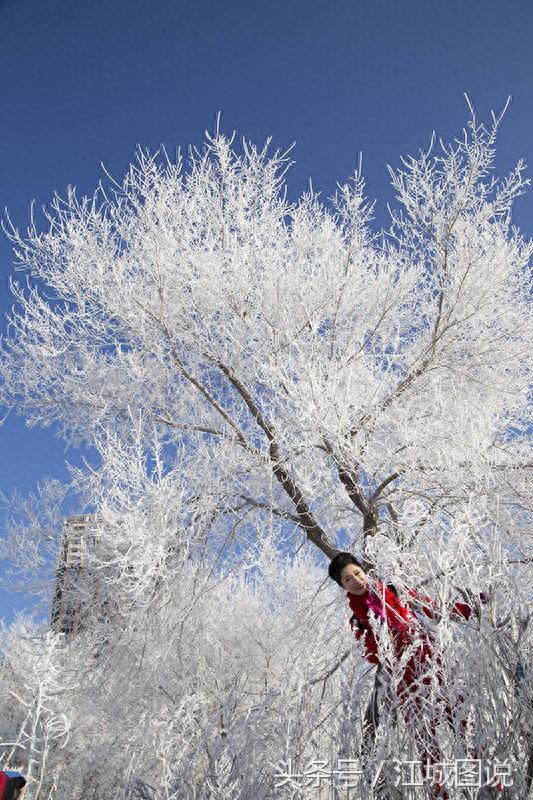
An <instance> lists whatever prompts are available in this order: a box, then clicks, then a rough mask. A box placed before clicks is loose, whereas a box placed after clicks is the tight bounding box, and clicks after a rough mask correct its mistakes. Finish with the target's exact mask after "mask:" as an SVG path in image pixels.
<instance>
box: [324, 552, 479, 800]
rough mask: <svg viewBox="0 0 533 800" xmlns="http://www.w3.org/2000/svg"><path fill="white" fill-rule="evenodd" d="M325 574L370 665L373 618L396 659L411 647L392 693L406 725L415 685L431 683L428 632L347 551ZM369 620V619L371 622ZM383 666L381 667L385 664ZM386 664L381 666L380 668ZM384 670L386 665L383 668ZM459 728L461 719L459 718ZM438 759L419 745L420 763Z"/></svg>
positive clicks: (424, 600) (430, 609) (457, 614)
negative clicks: (341, 593) (341, 597)
mask: <svg viewBox="0 0 533 800" xmlns="http://www.w3.org/2000/svg"><path fill="white" fill-rule="evenodd" d="M329 576H330V578H332V579H333V580H334V581H336V582H337V583H338V584H339V586H341V587H342V588H344V589H346V590H347V597H348V601H349V604H350V609H351V611H352V617H351V619H350V625H351V627H352V630H353V631H354V634H355V638H356V639H357V640H359V639H361V638H363V641H364V645H365V658H366V659H367V661H369V662H370V663H371V664H381V661H380V657H379V648H378V641H377V639H376V631H377V630H379V628H377V627H376V622H379V621H381V623H382V624H384V625H386V627H387V629H388V631H389V633H390V636H391V641H392V646H393V650H394V656H395V659H396V660H398V661H399V660H400V658H401V656H402V655H403V654H404V653H405V651H406V649H407V648H408V647H414V651H413V654H412V655H411V657H410V658H409V659H408V661H407V663H406V665H405V667H404V668H403V672H402V674H401V676H400V679H399V681H398V683H397V687H396V694H397V697H398V699H399V701H400V706H401V708H402V711H403V715H404V717H405V720H406V722H407V723H408V724H409V723H410V722H411V721H412V720H413V718H414V717H416V716H417V715H418V714H419V712H420V711H421V708H422V704H423V697H422V696H421V691H420V690H421V689H422V687H423V686H428V685H429V684H430V682H431V676H430V668H431V659H432V642H431V638H430V635H429V633H428V632H427V631H426V630H425V629H424V627H423V625H422V624H421V623H420V621H419V620H418V618H417V616H416V615H415V613H414V612H413V610H412V609H411V608H410V606H409V605H408V604H406V603H403V602H402V601H401V600H400V599H399V598H398V595H397V593H396V590H395V589H394V587H393V586H391V585H388V586H387V585H385V584H383V583H382V582H381V581H377V580H376V581H374V580H371V579H370V577H369V576H368V575H367V574H366V572H365V570H364V569H363V567H362V565H361V564H360V562H359V561H358V560H357V559H356V558H355V557H354V556H353V555H352V554H351V553H345V552H342V553H337V555H336V556H335V557H334V558H333V559H332V560H331V563H330V565H329ZM407 593H408V595H409V597H410V598H411V599H412V601H413V602H416V604H417V606H418V608H419V609H420V610H421V611H423V613H424V614H425V615H426V616H428V617H430V618H431V619H435V618H438V617H439V614H438V612H437V610H436V609H435V607H434V604H433V603H432V601H431V600H430V598H429V597H420V596H419V595H418V594H417V592H415V591H414V590H412V589H408V590H407ZM451 613H452V616H453V617H454V618H455V619H457V620H459V621H461V620H462V621H463V622H464V621H465V620H468V619H469V618H470V616H471V615H472V608H471V606H469V605H468V604H467V603H456V604H455V605H454V606H453V609H452V612H451ZM371 621H372V622H373V623H374V624H373V625H372V624H371ZM385 668H386V667H385ZM386 669H387V668H386ZM388 671H390V667H389V668H388ZM435 674H436V677H437V680H438V682H439V683H441V680H442V670H441V669H440V668H439V664H438V662H437V671H436V673H435ZM441 701H442V703H443V704H444V709H443V710H444V713H445V716H446V718H447V720H448V723H449V724H450V725H451V726H453V720H452V711H451V708H450V706H449V704H448V703H447V702H446V701H445V700H444V698H441ZM459 724H460V728H461V731H462V732H463V733H464V728H465V725H466V722H465V721H464V720H462V721H460V723H459ZM439 760H440V753H439V750H438V746H437V745H436V743H435V742H434V741H433V742H426V743H423V744H422V761H423V763H435V762H437V761H439ZM435 788H436V790H437V794H438V796H439V797H442V798H445V797H446V796H447V794H446V791H445V790H444V789H443V790H441V789H440V787H438V786H436V787H435Z"/></svg>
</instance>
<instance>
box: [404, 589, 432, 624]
mask: <svg viewBox="0 0 533 800" xmlns="http://www.w3.org/2000/svg"><path fill="white" fill-rule="evenodd" d="M407 594H408V595H409V596H410V597H412V598H413V600H414V601H415V602H416V604H417V606H418V607H419V608H420V609H421V611H423V612H424V614H425V615H426V617H429V618H430V619H435V615H437V616H438V611H437V609H436V608H435V601H434V600H432V599H431V597H427V595H423V596H422V595H420V594H418V592H416V591H415V590H414V589H407Z"/></svg>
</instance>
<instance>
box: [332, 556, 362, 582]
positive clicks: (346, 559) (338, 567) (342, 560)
mask: <svg viewBox="0 0 533 800" xmlns="http://www.w3.org/2000/svg"><path fill="white" fill-rule="evenodd" d="M348 564H355V566H356V567H360V568H361V569H363V565H362V564H361V562H360V561H358V560H357V559H356V557H355V556H352V554H351V553H344V552H343V553H337V555H336V556H333V558H332V559H331V561H330V562H329V569H328V572H329V577H330V578H331V579H332V580H334V581H336V582H337V583H338V584H339V586H342V583H341V572H342V571H343V569H344V567H347V566H348Z"/></svg>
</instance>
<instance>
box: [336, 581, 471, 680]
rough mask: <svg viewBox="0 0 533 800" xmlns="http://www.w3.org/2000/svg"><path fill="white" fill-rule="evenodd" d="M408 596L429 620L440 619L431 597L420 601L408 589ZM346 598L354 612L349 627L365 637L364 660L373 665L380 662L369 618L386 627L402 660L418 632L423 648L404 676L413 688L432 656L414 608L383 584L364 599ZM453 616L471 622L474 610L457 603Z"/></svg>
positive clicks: (356, 635) (410, 663)
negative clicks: (423, 664) (424, 665)
mask: <svg viewBox="0 0 533 800" xmlns="http://www.w3.org/2000/svg"><path fill="white" fill-rule="evenodd" d="M407 592H408V594H409V595H410V596H411V597H412V598H413V600H415V601H416V602H417V603H418V604H419V606H420V608H421V610H422V611H423V612H424V613H425V614H426V616H428V617H429V618H430V619H434V618H435V617H436V616H438V612H437V610H436V609H435V606H434V603H433V602H432V601H431V600H430V598H429V597H420V596H419V595H418V594H417V593H416V592H415V591H414V590H412V589H408V590H407ZM347 597H348V600H349V603H350V608H351V610H352V612H353V613H352V618H351V619H350V625H351V627H352V630H353V631H354V634H355V638H356V639H357V640H359V639H360V638H361V637H362V636H364V643H365V658H366V659H367V661H369V662H370V663H371V664H379V663H380V660H379V655H378V645H377V641H376V637H375V634H374V631H373V630H372V628H371V626H370V619H369V616H370V614H372V616H373V617H375V618H376V619H381V620H383V621H384V622H385V623H386V625H387V628H388V629H389V632H390V633H391V636H392V641H393V646H394V651H395V654H396V657H397V658H400V657H401V655H402V653H403V652H404V650H405V648H406V647H408V646H409V645H410V644H412V642H413V638H414V636H415V633H416V632H418V634H419V636H420V641H421V643H420V647H419V648H418V650H417V653H416V655H415V656H413V658H411V659H410V660H409V662H408V664H407V666H406V669H405V671H404V675H403V682H404V683H405V684H407V685H409V684H411V683H412V681H413V679H414V678H415V677H416V674H417V672H419V667H420V665H421V664H422V663H423V662H424V661H426V659H427V658H429V657H430V656H431V639H430V637H429V634H428V633H427V632H426V631H424V630H423V627H422V625H421V623H420V622H419V620H418V619H417V617H416V615H415V614H414V613H413V611H412V610H411V608H410V607H409V606H408V605H406V604H403V603H402V602H401V601H400V600H399V598H398V597H397V595H396V594H395V592H393V591H392V589H391V588H390V587H389V586H383V584H382V583H380V582H378V583H377V585H376V586H375V587H373V588H371V589H369V590H368V591H367V592H365V594H364V595H355V594H351V592H347ZM452 613H454V614H455V615H456V616H459V617H461V618H462V619H469V617H470V615H471V614H472V609H471V607H470V606H469V605H467V604H466V603H456V604H455V605H454V607H453V610H452Z"/></svg>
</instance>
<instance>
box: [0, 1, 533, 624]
mask: <svg viewBox="0 0 533 800" xmlns="http://www.w3.org/2000/svg"><path fill="white" fill-rule="evenodd" d="M531 30H533V4H532V3H531V2H530V0H508V1H507V2H504V0H500V1H499V2H495V0H469V2H464V0H447V1H446V2H444V3H437V2H431V0H402V1H401V2H398V0H365V2H362V1H361V0H314V2H310V1H309V0H307V2H304V1H303V0H284V2H280V1H279V0H268V2H266V1H265V0H254V1H253V2H244V0H226V2H221V1H220V0H218V1H217V0H197V2H190V1H189V0H180V2H176V0H151V2H148V0H113V2H111V3H110V2H103V0H92V2H91V3H74V2H72V0H48V2H47V3H45V4H43V3H42V2H38V0H0V87H1V98H2V100H1V106H0V108H1V111H0V121H1V136H0V207H1V208H2V209H3V208H4V207H6V206H7V207H8V209H9V211H10V215H11V217H12V219H13V221H14V222H15V224H16V225H18V226H20V227H24V226H25V225H26V223H27V221H28V212H29V204H30V201H31V200H32V199H35V201H36V205H37V207H39V206H40V205H42V204H43V203H46V202H48V201H49V200H50V199H51V197H52V195H53V192H54V191H55V190H57V191H58V192H59V193H60V194H64V193H65V189H66V187H67V185H69V184H73V185H75V186H76V187H77V189H78V194H79V195H80V196H81V195H82V194H92V192H93V190H94V188H95V187H96V185H97V183H98V180H99V179H100V178H101V177H103V173H102V170H101V167H100V162H101V161H103V162H104V164H105V166H106V168H107V169H108V170H109V171H110V172H111V173H112V174H113V175H114V176H115V177H116V178H117V179H118V178H120V177H121V176H122V175H123V173H124V172H125V171H126V169H127V166H128V164H129V163H130V161H131V159H132V156H133V153H134V150H135V147H136V145H137V144H138V143H140V144H142V145H143V146H145V147H150V148H157V147H158V145H159V144H160V143H162V142H163V143H165V145H166V147H167V149H168V151H169V153H173V152H174V149H175V148H176V147H177V146H179V145H181V146H182V147H183V148H186V146H187V145H189V144H191V143H192V144H199V143H201V141H202V138H203V132H204V131H205V130H206V129H209V130H213V128H214V121H215V117H216V113H217V111H221V114H222V128H223V129H224V130H226V131H228V132H231V131H233V130H236V131H237V132H238V134H239V135H244V136H246V137H247V138H249V139H252V140H253V141H256V142H258V143H261V142H263V141H264V139H265V138H266V137H267V136H270V135H271V136H273V142H274V145H275V146H279V147H286V146H288V145H290V144H291V143H292V142H296V147H295V149H294V151H293V153H292V155H293V157H294V158H295V160H296V164H295V166H294V167H293V168H292V170H291V172H290V173H289V176H288V181H289V184H290V194H291V196H292V197H294V196H296V195H297V194H298V193H300V192H301V191H302V189H304V188H305V187H306V186H307V184H308V181H309V179H310V178H311V179H312V181H313V185H314V187H315V188H317V189H320V190H322V192H323V194H324V196H328V195H330V194H331V193H332V192H333V191H334V188H335V183H336V181H338V180H345V179H346V178H347V177H348V176H349V175H350V173H351V172H353V169H354V167H355V165H356V163H357V158H358V153H359V152H362V154H363V171H364V174H365V177H366V180H367V189H368V194H369V196H370V197H371V198H377V200H378V203H377V207H376V217H377V224H378V225H380V226H381V225H383V224H385V223H386V220H387V217H386V210H385V209H386V202H387V201H391V200H392V191H391V189H390V186H389V183H388V173H387V169H386V165H387V163H390V164H393V165H394V164H397V163H398V161H399V157H400V155H401V154H402V153H403V154H405V153H410V152H411V153H412V152H416V151H417V150H418V148H420V147H425V146H426V145H427V144H428V142H429V139H430V136H431V132H432V130H433V129H436V131H437V132H438V134H439V135H441V136H442V137H443V138H444V139H449V138H451V137H453V136H454V135H456V134H457V133H459V132H460V129H461V127H462V126H463V124H464V123H465V122H466V119H467V116H468V109H467V106H466V103H465V101H464V98H463V92H467V93H468V95H469V96H470V98H471V99H472V101H473V102H474V104H475V106H476V108H477V111H478V115H479V116H480V117H483V118H485V119H487V118H488V115H489V112H490V109H492V108H495V109H500V108H501V107H502V106H503V105H504V103H505V100H506V97H507V96H508V95H509V94H510V95H512V103H511V107H510V109H509V112H508V114H507V116H506V119H505V122H504V125H503V127H502V130H501V134H500V142H499V156H498V167H499V169H500V170H501V171H505V170H507V169H509V168H510V167H511V166H512V165H513V164H514V162H515V161H516V160H517V159H518V158H520V157H523V158H524V159H525V160H526V162H528V163H532V162H533V153H532V151H533V139H532V137H531V126H532V124H533V92H532V89H531V86H532V77H533V50H532V48H531ZM532 210H533V194H532V195H528V196H526V197H524V198H522V199H521V201H520V202H519V205H518V207H517V210H516V215H515V221H516V223H517V224H518V225H519V226H520V227H521V228H522V230H523V231H524V232H525V233H526V234H528V235H531V233H532V230H533V219H532ZM12 264H13V258H12V254H11V248H10V245H9V242H8V241H7V240H6V239H5V237H3V236H2V237H1V238H0V270H1V282H0V314H1V316H2V322H1V323H0V329H5V313H6V312H7V311H8V309H9V307H10V305H11V298H10V295H9V291H8V286H7V280H8V276H9V275H11V274H12V273H13V266H12ZM4 413H5V411H4ZM1 416H3V413H2V414H0V417H1ZM0 453H1V458H0V491H2V492H4V493H6V494H10V493H11V492H12V491H13V490H14V489H15V488H18V489H20V490H21V491H23V492H27V491H29V490H30V489H32V488H33V487H35V485H36V483H37V482H38V481H39V480H40V479H41V478H42V477H43V476H45V475H51V476H53V477H56V478H59V479H63V478H65V475H66V473H65V466H64V464H65V459H66V458H67V459H68V460H70V461H71V462H74V463H78V462H79V460H80V458H81V454H80V453H78V452H75V451H72V450H70V451H68V452H67V453H66V452H65V446H64V444H63V443H62V442H61V441H60V440H58V439H57V438H54V436H53V433H52V432H50V431H40V430H36V429H27V428H25V426H24V423H23V421H22V420H21V419H20V418H17V417H16V415H15V414H14V413H11V414H10V415H9V416H8V418H7V420H6V421H5V423H4V425H3V426H2V427H0ZM24 603H25V601H24V598H12V597H9V596H8V595H6V593H0V616H5V617H7V618H10V617H11V616H12V613H13V608H14V607H17V608H20V607H22V606H23V605H24Z"/></svg>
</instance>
